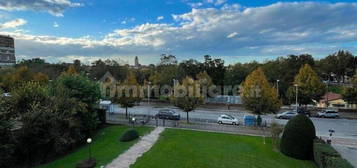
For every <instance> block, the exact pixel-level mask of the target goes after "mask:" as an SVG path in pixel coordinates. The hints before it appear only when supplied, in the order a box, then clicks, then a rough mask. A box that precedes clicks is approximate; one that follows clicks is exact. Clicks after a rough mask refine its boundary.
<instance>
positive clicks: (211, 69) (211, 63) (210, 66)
mask: <svg viewBox="0 0 357 168" xmlns="http://www.w3.org/2000/svg"><path fill="white" fill-rule="evenodd" d="M204 60H205V61H204V62H203V68H202V70H203V71H205V72H207V74H208V75H209V76H210V77H211V79H212V82H213V84H215V85H223V84H224V74H225V72H226V68H225V67H224V60H222V59H213V58H212V57H211V56H209V55H205V56H204Z"/></svg>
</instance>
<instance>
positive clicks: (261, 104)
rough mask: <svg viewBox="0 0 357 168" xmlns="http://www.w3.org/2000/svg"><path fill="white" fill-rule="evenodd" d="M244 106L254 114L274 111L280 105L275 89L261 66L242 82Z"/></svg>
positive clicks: (276, 110)
mask: <svg viewBox="0 0 357 168" xmlns="http://www.w3.org/2000/svg"><path fill="white" fill-rule="evenodd" d="M242 86H243V91H242V92H241V97H242V100H243V104H244V106H245V107H246V108H247V109H249V110H251V111H252V112H253V113H255V114H258V115H260V114H263V113H276V112H278V111H279V109H280V107H281V101H280V100H279V98H278V95H277V93H276V89H275V88H273V87H271V86H270V84H269V82H268V80H267V78H266V77H265V75H264V72H263V70H262V68H258V69H256V70H254V71H253V72H252V73H251V74H249V75H248V76H247V78H246V79H245V81H244V83H243V85H242Z"/></svg>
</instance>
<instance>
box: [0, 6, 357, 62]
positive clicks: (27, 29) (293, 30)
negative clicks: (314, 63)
mask: <svg viewBox="0 0 357 168" xmlns="http://www.w3.org/2000/svg"><path fill="white" fill-rule="evenodd" d="M0 34H5V35H10V36H13V37H14V38H15V39H16V55H17V59H18V60H20V59H28V58H35V57H41V58H44V59H46V60H47V61H49V62H72V60H74V59H80V60H82V62H85V63H88V62H91V61H93V60H96V59H99V58H101V59H116V60H122V61H124V62H126V63H130V64H132V63H133V62H134V56H136V55H137V56H139V60H140V62H141V63H142V64H149V63H157V62H158V60H159V57H160V54H162V53H168V54H173V55H176V56H177V58H178V59H179V61H181V60H185V59H190V58H194V59H198V60H201V59H202V56H203V55H206V54H209V55H212V56H213V57H215V58H222V59H224V60H226V62H227V63H228V64H231V63H236V62H247V61H251V60H257V61H264V60H267V59H274V58H276V57H278V56H285V55H288V54H302V53H310V54H312V55H313V56H314V57H316V58H321V57H324V56H326V55H328V54H330V53H333V52H335V51H337V50H339V49H347V50H350V51H351V52H352V53H354V54H357V45H356V44H357V2H353V1H274V0H264V1H263V0H257V1H251V0H1V1H0Z"/></svg>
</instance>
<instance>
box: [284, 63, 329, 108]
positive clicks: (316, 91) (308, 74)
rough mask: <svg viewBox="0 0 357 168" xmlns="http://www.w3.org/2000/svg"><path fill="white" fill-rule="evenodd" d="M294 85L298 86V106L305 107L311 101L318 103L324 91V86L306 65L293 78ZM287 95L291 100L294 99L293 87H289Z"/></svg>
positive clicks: (294, 89) (294, 90) (294, 91)
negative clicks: (302, 105)
mask: <svg viewBox="0 0 357 168" xmlns="http://www.w3.org/2000/svg"><path fill="white" fill-rule="evenodd" d="M294 84H295V85H297V86H298V102H299V104H304V105H307V104H310V103H312V102H313V100H315V101H319V100H320V98H321V96H323V95H324V94H325V91H326V88H325V87H326V86H325V84H323V83H322V81H321V79H320V78H319V76H318V75H317V74H316V72H315V71H314V70H313V69H312V68H311V66H310V65H308V64H305V65H304V66H302V67H301V68H300V70H299V73H298V74H297V75H296V76H295V79H294ZM288 94H289V97H290V99H291V100H294V99H295V95H296V88H295V86H290V88H289V90H288Z"/></svg>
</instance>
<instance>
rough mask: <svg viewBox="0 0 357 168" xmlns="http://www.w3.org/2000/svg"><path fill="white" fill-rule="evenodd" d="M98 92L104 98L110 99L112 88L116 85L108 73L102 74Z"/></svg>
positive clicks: (113, 78)
mask: <svg viewBox="0 0 357 168" xmlns="http://www.w3.org/2000/svg"><path fill="white" fill-rule="evenodd" d="M98 82H99V85H100V90H101V93H102V96H103V97H105V98H110V96H111V94H113V93H112V91H113V90H112V87H113V86H115V85H116V84H117V80H116V79H115V77H114V76H113V75H112V74H111V73H110V72H109V71H108V72H106V73H105V74H104V76H103V77H102V78H100V79H99V81H98Z"/></svg>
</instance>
